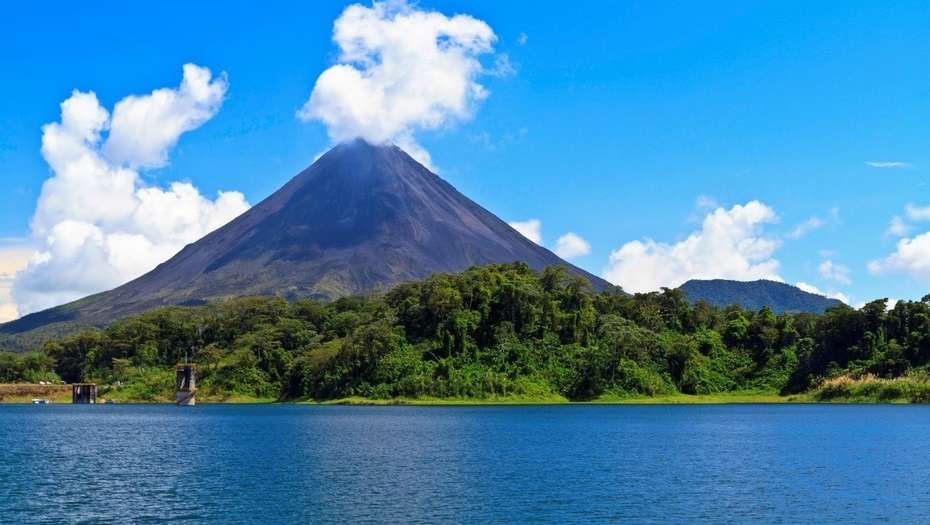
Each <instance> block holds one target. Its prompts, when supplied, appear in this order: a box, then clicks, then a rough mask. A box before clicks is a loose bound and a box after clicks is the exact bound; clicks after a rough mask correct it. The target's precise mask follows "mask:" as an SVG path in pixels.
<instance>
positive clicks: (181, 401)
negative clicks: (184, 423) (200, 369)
mask: <svg viewBox="0 0 930 525" xmlns="http://www.w3.org/2000/svg"><path fill="white" fill-rule="evenodd" d="M196 375H197V374H196V373H195V370H194V365H191V364H184V365H178V367H177V374H176V376H175V393H174V401H175V403H177V405H178V406H194V404H195V403H196V401H195V399H194V395H195V393H196V392H197V379H196Z"/></svg>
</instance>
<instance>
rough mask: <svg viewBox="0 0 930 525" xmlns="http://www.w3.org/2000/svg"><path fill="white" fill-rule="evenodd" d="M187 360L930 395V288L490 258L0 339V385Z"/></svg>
mask: <svg viewBox="0 0 930 525" xmlns="http://www.w3.org/2000/svg"><path fill="white" fill-rule="evenodd" d="M185 357H187V358H189V359H190V360H192V361H193V362H195V363H197V365H198V368H199V375H200V378H199V384H200V387H201V393H202V395H203V396H205V397H206V398H207V399H249V398H260V399H278V400H298V399H309V400H333V399H341V398H348V397H364V398H370V399H389V398H396V397H404V398H456V399H475V400H480V399H501V398H508V397H509V398H513V399H526V400H560V399H568V400H573V401H586V400H598V399H602V400H603V399H614V398H624V397H631V396H656V395H664V394H676V393H684V394H711V393H719V392H747V391H751V392H779V393H783V394H787V393H800V392H810V391H815V392H816V393H817V394H816V395H817V396H818V397H817V399H829V398H853V397H856V396H860V397H861V396H865V397H869V398H871V399H875V400H882V399H906V400H911V401H925V400H928V399H930V395H928V393H930V388H927V384H928V383H927V381H926V379H925V377H926V374H927V370H928V366H930V297H928V298H925V300H923V301H920V302H904V301H902V302H899V303H897V304H896V305H895V306H894V308H893V309H891V310H887V309H886V301H884V300H878V301H874V302H872V303H869V304H867V305H865V306H864V307H863V308H861V309H859V310H855V309H852V308H850V307H848V306H843V305H841V306H837V307H835V308H832V309H829V310H828V311H827V312H826V313H824V314H822V315H816V314H809V313H799V314H780V315H776V314H775V313H774V312H773V311H772V310H770V309H769V308H761V309H760V310H757V311H746V310H743V309H741V308H740V307H736V306H733V307H728V308H717V307H713V306H710V305H708V304H707V303H704V302H699V303H697V304H696V305H691V304H689V302H688V301H687V300H686V298H685V296H684V294H683V293H682V292H681V291H678V290H668V289H666V290H663V291H662V292H656V293H648V294H636V295H632V296H630V295H627V294H624V293H622V291H620V290H619V289H608V290H606V291H603V292H600V293H595V292H594V291H592V289H591V288H590V286H589V284H588V283H587V281H585V280H584V279H582V278H579V277H577V276H571V275H569V274H567V273H566V272H565V271H564V270H561V269H558V268H549V269H546V270H545V271H544V272H543V273H541V274H539V273H536V272H534V271H532V270H531V269H530V268H529V267H528V266H526V265H524V264H519V263H516V264H510V265H491V266H483V267H475V268H472V269H470V270H468V271H465V272H463V273H461V274H455V275H446V274H440V275H435V276H432V277H429V278H427V279H425V280H422V281H418V282H414V283H408V284H403V285H400V286H398V287H396V288H394V289H393V290H391V291H390V292H388V293H386V294H384V295H379V296H372V297H350V298H343V299H339V300H337V301H334V302H331V303H322V302H318V301H315V300H311V299H301V300H298V301H295V302H287V301H285V300H283V299H281V298H277V297H246V298H240V299H235V300H229V301H225V302H221V303H216V304H212V305H208V306H195V307H167V308H160V309H156V310H151V311H149V312H146V313H143V314H141V315H137V316H134V317H130V318H127V319H124V320H121V321H118V322H116V323H114V324H112V325H111V326H109V327H108V328H107V329H105V330H88V331H84V332H81V333H79V334H76V335H73V336H69V337H66V338H63V339H60V340H56V341H52V342H49V343H47V344H46V345H45V346H44V347H43V348H42V349H41V351H39V352H37V353H32V354H24V355H15V354H0V382H16V381H36V380H39V379H43V378H44V379H61V380H64V381H68V382H74V381H96V382H98V383H100V384H102V385H105V386H104V390H103V393H102V395H103V396H107V395H109V396H111V397H116V398H117V399H133V400H167V399H169V397H170V395H171V393H172V388H173V378H174V372H173V367H174V365H175V364H176V363H178V362H180V361H183V360H184V359H185ZM115 385H121V386H115Z"/></svg>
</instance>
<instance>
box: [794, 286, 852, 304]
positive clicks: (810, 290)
mask: <svg viewBox="0 0 930 525" xmlns="http://www.w3.org/2000/svg"><path fill="white" fill-rule="evenodd" d="M794 285H795V286H797V287H798V288H800V289H801V290H804V291H805V292H807V293H812V294H814V295H820V296H823V297H829V298H830V299H837V300H839V301H841V302H843V303H844V304H849V297H848V296H847V295H846V294H844V293H843V292H837V291H833V292H823V291H821V290H820V289H819V288H817V287H816V286H814V285H812V284H808V283H805V282H798V283H795V284H794Z"/></svg>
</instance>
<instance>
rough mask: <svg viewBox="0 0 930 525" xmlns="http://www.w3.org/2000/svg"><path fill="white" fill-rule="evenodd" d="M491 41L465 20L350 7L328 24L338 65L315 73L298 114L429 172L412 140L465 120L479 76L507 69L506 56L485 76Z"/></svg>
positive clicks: (381, 5)
mask: <svg viewBox="0 0 930 525" xmlns="http://www.w3.org/2000/svg"><path fill="white" fill-rule="evenodd" d="M496 40H497V36H496V35H495V34H494V32H493V31H492V30H491V27H490V26H488V24H486V23H485V22H483V21H481V20H478V19H476V18H473V17H471V16H468V15H454V16H451V17H449V16H446V15H444V14H442V13H438V12H435V11H426V10H421V9H418V8H416V7H414V6H412V5H410V4H408V3H407V2H405V1H403V0H395V1H388V2H375V3H373V4H372V6H371V7H366V6H363V5H361V4H353V5H350V6H349V7H347V8H346V9H345V10H344V11H343V12H342V14H341V15H340V16H339V18H337V19H336V22H335V23H334V26H333V41H334V42H335V43H336V45H337V46H338V48H339V58H338V62H339V63H338V64H336V65H334V66H332V67H330V68H329V69H327V70H326V71H324V72H323V73H322V74H320V76H319V77H318V78H317V80H316V84H315V85H314V87H313V91H312V93H311V95H310V98H309V99H308V100H307V101H306V103H305V104H304V105H303V107H302V108H301V109H300V110H299V111H298V112H297V116H298V118H299V119H301V120H304V121H308V120H320V121H322V122H323V123H324V124H325V125H326V128H327V130H328V132H329V135H330V137H331V138H332V140H334V141H337V142H341V141H345V140H349V139H353V138H356V137H361V138H364V139H365V140H368V141H369V142H372V143H385V142H395V143H396V144H397V145H398V146H400V147H402V148H404V149H405V150H407V152H408V153H410V154H411V155H412V156H414V158H416V159H417V160H418V161H420V162H421V163H423V164H424V165H426V166H427V167H430V165H431V163H430V157H429V153H428V152H427V151H426V150H425V149H423V148H422V147H421V146H420V145H419V144H418V143H417V142H416V140H415V138H414V134H415V133H416V132H418V131H421V130H431V129H437V128H441V127H443V126H447V125H449V124H451V123H454V122H456V121H460V120H465V119H468V118H470V117H471V115H472V114H473V112H474V109H475V106H476V105H477V103H479V102H480V101H481V100H483V99H485V98H486V97H487V96H488V91H487V89H486V88H485V87H484V86H483V85H481V84H480V83H478V78H479V77H480V76H481V75H482V74H487V73H495V74H503V73H507V72H511V71H512V66H510V63H509V61H508V60H507V58H506V57H503V58H501V57H498V58H497V62H496V63H495V64H496V65H495V66H494V68H492V69H489V70H486V69H485V68H484V67H483V66H482V64H481V62H480V61H479V57H480V56H481V55H484V54H489V53H492V52H493V44H494V42H495V41H496Z"/></svg>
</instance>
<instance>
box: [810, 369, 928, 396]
mask: <svg viewBox="0 0 930 525" xmlns="http://www.w3.org/2000/svg"><path fill="white" fill-rule="evenodd" d="M811 398H812V399H813V400H814V401H818V402H834V403H930V380H928V379H927V378H926V377H918V376H909V375H908V376H903V377H897V378H894V379H883V378H879V377H875V376H874V375H871V374H866V375H863V376H861V377H855V378H854V377H850V376H846V375H844V376H840V377H836V378H832V379H827V380H825V381H823V382H822V383H821V384H820V385H819V386H818V387H817V388H816V389H815V390H814V391H813V392H812V393H811Z"/></svg>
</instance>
